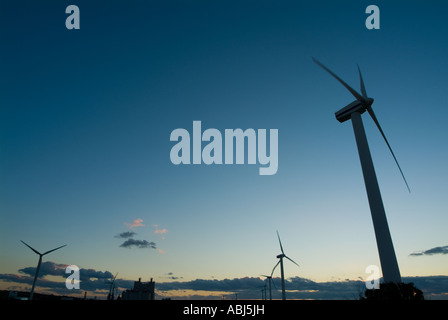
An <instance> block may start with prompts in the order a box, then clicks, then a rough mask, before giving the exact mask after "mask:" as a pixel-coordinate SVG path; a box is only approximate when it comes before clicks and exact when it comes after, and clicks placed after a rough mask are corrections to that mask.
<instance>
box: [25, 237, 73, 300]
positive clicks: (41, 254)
mask: <svg viewBox="0 0 448 320" xmlns="http://www.w3.org/2000/svg"><path fill="white" fill-rule="evenodd" d="M20 241H22V240H20ZM22 243H23V244H24V245H26V246H27V247H28V248H30V249H31V250H33V251H34V252H35V253H36V254H38V255H39V262H38V263H37V268H36V274H35V275H34V280H33V286H32V287H31V292H30V297H29V300H33V295H34V287H35V286H36V280H37V277H38V275H39V269H40V265H41V263H42V257H43V256H44V255H46V254H49V253H50V252H53V251H55V250H58V249H61V248H62V247H65V246H66V244H64V245H63V246H60V247H57V248H55V249H52V250H49V251H47V252H44V253H40V252H39V251H37V250H36V249H34V248H32V247H31V246H29V245H28V244H26V243H25V242H24V241H22Z"/></svg>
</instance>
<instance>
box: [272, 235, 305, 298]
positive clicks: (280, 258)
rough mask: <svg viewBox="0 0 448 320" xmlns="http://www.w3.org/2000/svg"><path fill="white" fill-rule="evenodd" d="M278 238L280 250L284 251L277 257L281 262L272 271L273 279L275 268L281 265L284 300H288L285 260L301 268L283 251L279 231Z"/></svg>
mask: <svg viewBox="0 0 448 320" xmlns="http://www.w3.org/2000/svg"><path fill="white" fill-rule="evenodd" d="M277 237H278V242H279V244H280V250H281V251H282V253H281V254H279V255H278V256H277V258H278V259H279V261H278V262H277V264H276V265H275V267H274V269H272V272H271V278H272V275H273V274H274V270H275V268H277V266H278V265H279V264H280V272H281V276H282V300H286V293H285V272H284V269H283V258H286V259H288V260H289V261H291V262H292V263H294V264H295V265H296V266H298V267H300V266H299V265H298V264H297V263H296V262H295V261H294V260H292V259H291V258H290V257H288V256H287V255H286V254H285V252H284V251H283V247H282V242H281V240H280V235H279V234H278V231H277Z"/></svg>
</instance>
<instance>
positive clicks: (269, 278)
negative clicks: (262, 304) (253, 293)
mask: <svg viewBox="0 0 448 320" xmlns="http://www.w3.org/2000/svg"><path fill="white" fill-rule="evenodd" d="M261 276H262V277H266V280H268V283H269V300H272V287H271V282H272V275H270V276H267V275H265V274H261Z"/></svg>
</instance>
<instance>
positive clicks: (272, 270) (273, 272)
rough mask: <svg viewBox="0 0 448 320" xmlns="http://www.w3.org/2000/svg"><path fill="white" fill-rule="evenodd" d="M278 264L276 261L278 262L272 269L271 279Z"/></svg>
mask: <svg viewBox="0 0 448 320" xmlns="http://www.w3.org/2000/svg"><path fill="white" fill-rule="evenodd" d="M279 263H280V260H278V262H277V263H276V264H275V266H274V269H272V272H271V277H272V275H273V274H274V271H275V268H277V266H278V264H279Z"/></svg>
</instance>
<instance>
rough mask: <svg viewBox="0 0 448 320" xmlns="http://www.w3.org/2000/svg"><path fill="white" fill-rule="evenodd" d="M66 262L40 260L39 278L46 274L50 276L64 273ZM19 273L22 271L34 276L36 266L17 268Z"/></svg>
mask: <svg viewBox="0 0 448 320" xmlns="http://www.w3.org/2000/svg"><path fill="white" fill-rule="evenodd" d="M67 266H68V264H57V263H54V262H53V261H45V262H42V263H41V265H40V269H39V276H38V277H39V278H43V277H45V276H47V275H50V276H63V275H65V268H67ZM19 272H20V273H24V274H27V275H30V276H32V277H34V275H35V274H36V267H27V268H23V269H19Z"/></svg>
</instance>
